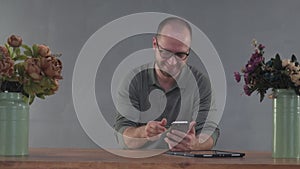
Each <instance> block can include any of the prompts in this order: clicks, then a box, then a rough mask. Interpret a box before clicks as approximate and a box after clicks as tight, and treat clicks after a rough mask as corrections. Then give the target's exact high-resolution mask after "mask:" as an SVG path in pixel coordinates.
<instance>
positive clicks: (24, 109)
mask: <svg viewBox="0 0 300 169" xmlns="http://www.w3.org/2000/svg"><path fill="white" fill-rule="evenodd" d="M28 131H29V105H28V104H27V103H25V102H24V101H23V99H22V94H20V93H12V92H11V93H10V92H8V93H0V155H1V156H22V155H28V134H29V132H28Z"/></svg>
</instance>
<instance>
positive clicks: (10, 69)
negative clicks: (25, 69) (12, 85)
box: [0, 57, 14, 77]
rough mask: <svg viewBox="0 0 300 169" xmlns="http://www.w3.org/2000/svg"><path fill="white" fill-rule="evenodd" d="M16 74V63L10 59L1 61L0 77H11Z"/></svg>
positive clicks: (5, 58) (6, 58)
mask: <svg viewBox="0 0 300 169" xmlns="http://www.w3.org/2000/svg"><path fill="white" fill-rule="evenodd" d="M13 73H14V61H13V60H12V59H11V58H10V57H4V58H2V59H1V60H0V75H1V76H7V77H11V76H12V75H13Z"/></svg>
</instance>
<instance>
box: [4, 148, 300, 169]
mask: <svg viewBox="0 0 300 169" xmlns="http://www.w3.org/2000/svg"><path fill="white" fill-rule="evenodd" d="M125 151H127V153H133V154H136V153H143V152H141V151H133V150H130V151H129V150H115V152H116V153H124V152H125ZM153 151H155V150H153ZM29 154H30V155H28V156H24V157H1V156H0V169H12V168H14V169H32V168H34V169H71V168H74V169H96V168H101V169H102V168H104V169H108V168H109V169H117V168H122V169H134V168H138V169H140V168H148V169H182V168H187V169H208V168H210V169H250V168H251V169H254V168H255V169H259V168H264V169H276V168H284V169H289V168H298V169H299V168H300V159H272V157H271V153H264V152H246V156H245V157H243V158H211V159H209V158H190V157H180V156H171V155H166V154H161V155H157V156H154V157H148V158H140V159H139V158H137V159H134V158H125V157H120V156H117V155H114V154H111V153H108V152H106V151H104V150H101V149H61V148H32V149H30V153H29Z"/></svg>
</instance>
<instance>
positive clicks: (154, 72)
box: [115, 17, 219, 151]
mask: <svg viewBox="0 0 300 169" xmlns="http://www.w3.org/2000/svg"><path fill="white" fill-rule="evenodd" d="M191 40H192V30H191V27H190V25H189V24H188V23H187V22H186V21H184V20H182V19H180V18H176V17H171V18H167V19H165V20H164V21H162V22H161V23H160V25H159V27H158V30H157V35H156V36H155V37H153V40H152V45H153V49H154V51H155V62H154V63H150V64H146V65H143V66H141V67H139V68H137V69H134V70H133V72H131V76H128V77H127V78H125V80H124V82H123V83H122V84H121V87H120V90H119V93H118V106H117V110H118V111H119V113H118V115H117V118H116V124H115V129H116V131H117V132H118V133H117V140H118V142H119V143H120V144H121V145H122V146H124V147H125V148H130V149H134V148H169V149H171V150H173V151H184V150H208V149H211V148H212V147H213V146H214V145H215V144H216V141H217V138H218V136H219V129H218V128H217V124H216V123H214V122H213V121H212V120H210V119H208V117H209V111H210V110H212V101H213V100H212V92H211V88H210V82H209V80H208V79H207V78H206V77H205V76H204V75H203V74H201V73H200V72H199V71H197V70H196V69H195V68H193V67H190V66H187V65H186V63H187V60H188V55H189V53H190V46H191ZM193 84H194V86H193ZM155 90H157V91H158V92H162V93H163V96H157V97H156V98H155V99H152V100H151V97H150V96H149V95H151V92H153V91H155ZM153 93H154V92H153ZM128 98H129V101H125V100H126V99H128ZM154 103H156V104H154ZM161 105H164V106H161ZM130 106H133V107H134V108H135V109H136V110H138V111H137V112H135V111H136V110H135V109H134V108H130ZM161 107H163V110H162V111H163V112H162V113H160V114H158V115H156V116H153V114H155V113H157V112H159V111H161ZM149 110H150V111H149ZM145 112H146V113H145ZM144 116H146V118H145V117H144ZM147 116H148V118H147ZM149 116H151V117H152V119H151V118H149ZM153 117H154V118H153ZM145 119H146V120H145ZM175 120H187V121H189V122H190V123H189V130H188V131H187V132H181V131H178V130H168V128H169V127H170V125H171V123H172V122H173V121H175Z"/></svg>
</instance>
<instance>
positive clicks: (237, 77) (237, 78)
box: [234, 72, 241, 82]
mask: <svg viewBox="0 0 300 169" xmlns="http://www.w3.org/2000/svg"><path fill="white" fill-rule="evenodd" d="M234 78H235V80H236V81H237V82H240V81H241V75H240V73H239V72H234Z"/></svg>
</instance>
